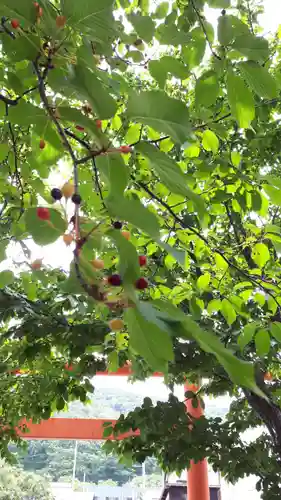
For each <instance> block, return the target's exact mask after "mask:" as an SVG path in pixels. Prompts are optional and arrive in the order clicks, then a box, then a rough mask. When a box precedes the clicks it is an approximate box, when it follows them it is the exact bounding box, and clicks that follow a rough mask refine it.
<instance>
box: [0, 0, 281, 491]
mask: <svg viewBox="0 0 281 500" xmlns="http://www.w3.org/2000/svg"><path fill="white" fill-rule="evenodd" d="M234 4H235V5H231V2H230V0H207V1H204V0H185V1H175V2H173V3H172V2H159V3H158V2H157V3H152V2H151V3H150V2H149V0H140V1H135V0H134V1H132V2H130V1H129V0H116V2H114V1H113V0H95V1H94V2H93V1H90V0H80V1H79V2H77V0H61V1H60V2H59V1H57V0H40V2H38V3H33V2H32V1H31V0H21V1H20V2H19V1H18V0H0V11H1V15H2V20H1V25H0V28H1V29H0V37H1V53H2V59H1V68H0V79H1V86H2V92H1V94H0V114H1V117H0V119H1V144H0V161H1V171H0V191H1V228H0V230H1V244H0V245H1V246H0V254H1V255H0V256H1V260H2V261H3V264H2V271H1V273H0V286H1V290H0V314H1V321H2V326H1V346H0V358H1V366H0V370H1V379H0V386H1V394H3V398H2V401H1V424H2V430H1V432H2V433H3V439H2V441H1V452H2V453H3V454H6V455H7V453H8V449H7V445H8V442H9V438H10V437H11V438H13V439H14V440H16V441H17V437H16V433H15V426H16V425H17V423H18V422H19V421H20V420H21V419H22V418H23V417H27V418H33V419H34V420H37V419H38V420H39V419H41V418H49V417H50V416H51V414H52V412H53V411H54V410H56V409H57V410H62V409H63V408H64V407H65V405H66V404H67V401H69V400H73V399H80V400H81V401H86V399H87V392H89V391H90V392H91V391H93V388H92V385H91V383H90V380H89V377H91V376H92V375H93V374H94V373H95V372H96V370H97V369H103V368H105V367H107V368H108V369H109V370H116V369H117V368H118V366H122V365H123V364H124V363H125V362H126V361H127V360H129V361H130V362H131V363H132V367H133V371H134V373H135V376H136V377H139V378H145V377H146V376H147V375H149V374H150V373H151V372H153V371H154V370H157V371H162V372H163V374H164V376H165V380H166V382H167V383H169V384H171V385H173V383H175V382H180V383H182V382H183V381H184V380H185V379H186V377H187V378H188V379H189V380H192V381H196V380H198V378H201V379H202V378H203V379H204V380H207V382H206V384H205V383H204V384H203V386H202V389H201V390H200V396H201V395H203V394H204V392H205V393H210V394H214V395H216V394H222V393H228V394H230V395H232V396H233V397H234V398H235V400H234V402H233V404H232V407H231V411H230V413H229V415H228V417H227V419H226V420H225V421H224V422H223V423H222V422H220V421H218V420H217V419H204V418H203V419H200V421H198V422H197V423H194V425H193V427H192V430H191V427H190V425H189V426H188V425H187V424H188V422H190V420H189V419H190V418H191V417H190V416H188V415H186V414H185V412H184V405H183V403H180V402H178V401H177V400H176V398H174V396H173V395H171V398H170V400H169V402H168V403H163V404H160V403H159V404H158V405H157V406H153V405H151V402H150V401H149V399H146V400H145V401H144V404H143V407H142V408H137V409H136V410H135V411H134V412H132V413H130V414H129V416H128V417H127V418H124V417H122V418H120V421H119V424H118V429H116V432H117V431H118V430H121V431H122V429H124V428H128V427H129V428H130V427H133V428H136V427H139V428H140V429H141V431H142V433H143V437H142V439H140V438H132V439H130V440H128V441H124V442H120V443H118V444H117V445H115V446H116V447H117V448H118V450H119V451H120V452H121V453H123V455H124V456H126V455H127V456H128V455H131V456H133V458H136V459H138V460H142V459H143V458H144V457H145V456H146V455H150V454H154V455H156V456H157V458H158V459H159V461H160V462H161V464H162V466H163V467H164V468H165V469H179V468H180V467H182V466H184V465H185V464H186V465H188V464H189V461H190V459H191V458H195V459H199V458H201V457H202V456H203V455H204V454H205V455H207V457H208V458H209V460H210V461H211V463H212V464H213V465H214V466H215V467H216V468H219V469H221V470H222V471H223V473H225V474H226V475H227V476H228V478H229V479H230V480H235V479H236V478H238V477H241V476H243V475H244V474H249V473H252V472H254V473H256V474H257V475H258V476H259V477H260V481H259V483H258V487H259V488H262V489H263V495H264V498H270V499H273V498H278V497H279V496H280V491H279V484H278V483H279V479H280V458H281V452H280V450H281V412H280V397H281V392H280V383H279V378H278V377H279V366H280V356H279V343H280V341H281V326H280V318H281V316H280V300H281V287H280V277H281V265H280V249H281V247H280V243H281V217H280V206H281V201H280V200H281V198H280V193H281V180H280V173H279V170H280V169H279V167H280V157H279V142H280V118H279V116H280V97H279V96H280V49H281V42H280V30H279V31H278V32H277V34H272V35H268V36H266V37H264V36H262V30H261V28H260V26H259V24H258V14H259V13H260V12H262V9H263V7H262V2H260V1H258V0H237V1H236V2H234ZM205 7H209V8H215V9H219V10H217V11H216V12H217V14H218V20H217V25H215V26H214V23H211V22H210V19H209V18H208V12H210V11H208V10H207V11H206V9H205ZM63 168H67V169H68V172H69V180H71V179H72V182H73V188H72V185H69V184H68V185H67V186H66V187H65V186H64V187H63V189H62V192H63V194H64V195H66V196H65V197H64V198H63V199H62V200H61V202H59V201H56V202H55V201H54V197H53V198H52V196H51V194H50V191H51V189H52V188H59V187H60V186H57V185H54V184H53V182H54V179H57V178H58V175H55V174H58V173H59V172H60V170H62V169H63ZM71 191H74V198H73V200H74V201H75V203H72V202H71V200H70V197H71V195H72V194H73V193H72V192H71ZM67 200H68V201H67ZM80 202H81V203H80ZM121 221H122V223H123V231H121V230H120V226H121V224H120V222H121ZM66 234H67V235H68V236H67V238H66V237H65V235H66ZM69 235H70V236H69ZM129 236H130V239H128V237H129ZM69 238H70V239H69ZM72 238H73V243H72V244H71V245H72V246H73V248H72V246H70V249H69V252H73V259H72V263H71V264H70V269H68V267H67V266H64V268H58V269H55V268H53V267H52V266H47V265H46V266H45V267H44V266H43V267H40V263H39V264H38V261H35V262H31V257H30V256H31V252H30V249H31V247H32V248H34V244H37V245H40V246H41V245H42V246H45V245H49V244H54V247H53V248H54V251H55V252H65V255H70V253H69V252H68V250H66V249H65V250H62V245H63V243H62V240H63V239H64V241H67V239H68V242H71V240H72ZM48 248H49V247H48ZM50 248H51V247H50ZM15 252H17V253H19V254H21V257H20V263H19V262H15V258H14V256H15ZM67 252H68V254H67ZM11 254H12V259H13V265H12V266H11V265H10V264H9V262H8V261H6V260H5V259H6V256H7V255H10V256H11ZM139 255H146V256H147V259H148V261H147V265H146V266H145V267H141V268H140V263H139V258H138V256H139ZM101 259H103V261H104V269H101V267H100V268H99V269H97V262H96V261H97V260H99V262H100V260H101ZM93 260H94V263H93V262H92V261H93ZM140 278H141V279H140ZM113 285H121V286H116V287H115V286H113ZM120 317H122V319H123V321H124V328H123V329H120V330H117V331H113V330H114V329H110V328H109V324H110V323H109V322H110V320H112V319H118V318H120ZM111 325H112V323H111ZM115 325H116V323H115ZM119 326H120V323H119ZM71 365H72V366H71ZM19 370H20V371H19ZM269 372H270V376H269V375H268V373H269ZM265 374H267V377H266V378H267V381H266V383H265V382H264V375H265ZM268 379H271V380H268ZM197 396H198V395H197ZM188 397H192V398H193V399H194V401H195V400H196V395H195V396H194V394H188ZM151 421H153V422H155V426H156V423H157V428H156V427H155V428H153V427H152V426H151ZM175 423H176V425H175ZM260 423H264V424H265V426H266V428H267V433H264V434H263V435H262V436H261V437H259V438H258V439H257V440H256V441H255V442H254V443H253V444H250V445H245V443H244V442H243V439H242V436H241V432H242V431H244V430H245V429H247V428H248V427H249V426H250V427H251V426H256V425H259V424H260ZM168 429H169V431H170V432H169V433H168ZM144 436H146V437H144ZM163 436H166V440H165V442H164V443H165V446H164V445H163ZM167 436H169V437H167ZM110 446H112V445H109V447H110ZM237 450H239V451H237ZM268 455H269V456H270V460H268Z"/></svg>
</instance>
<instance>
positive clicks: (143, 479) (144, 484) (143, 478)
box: [141, 462, 146, 489]
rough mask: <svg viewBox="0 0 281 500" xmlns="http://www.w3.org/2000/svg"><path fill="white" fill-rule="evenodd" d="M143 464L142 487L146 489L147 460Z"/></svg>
mask: <svg viewBox="0 0 281 500" xmlns="http://www.w3.org/2000/svg"><path fill="white" fill-rule="evenodd" d="M141 466H142V487H143V489H145V486H146V476H145V462H143V463H142V464H141Z"/></svg>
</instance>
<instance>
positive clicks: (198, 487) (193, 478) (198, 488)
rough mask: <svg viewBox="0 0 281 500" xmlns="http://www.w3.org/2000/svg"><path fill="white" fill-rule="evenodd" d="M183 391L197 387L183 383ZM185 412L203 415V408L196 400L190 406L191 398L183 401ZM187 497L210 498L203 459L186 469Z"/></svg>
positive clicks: (189, 498) (208, 499) (198, 415)
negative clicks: (196, 403)
mask: <svg viewBox="0 0 281 500" xmlns="http://www.w3.org/2000/svg"><path fill="white" fill-rule="evenodd" d="M184 389H185V392H186V391H192V392H197V391H198V387H197V386H196V385H194V384H188V383H187V384H185V386H184ZM185 405H186V410H187V412H188V413H189V414H190V415H192V416H193V417H194V418H200V417H201V416H202V415H203V409H202V407H201V405H200V403H199V401H198V406H197V408H194V407H193V406H192V399H187V400H186V401H185ZM187 498H188V500H210V491H209V481H208V464H207V460H206V459H204V460H202V461H201V462H197V463H194V462H193V461H192V462H191V466H190V468H189V469H188V471H187Z"/></svg>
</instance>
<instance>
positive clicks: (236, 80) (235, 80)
mask: <svg viewBox="0 0 281 500" xmlns="http://www.w3.org/2000/svg"><path fill="white" fill-rule="evenodd" d="M227 96H228V101H229V105H230V108H231V113H232V115H233V116H234V117H235V118H236V120H237V121H238V124H239V125H240V127H242V128H249V127H250V124H251V122H252V120H253V119H254V118H255V103H254V98H253V95H252V94H251V92H250V90H249V89H248V87H247V86H246V84H245V83H244V81H243V80H242V78H241V77H240V76H237V75H235V74H234V73H233V71H228V76H227Z"/></svg>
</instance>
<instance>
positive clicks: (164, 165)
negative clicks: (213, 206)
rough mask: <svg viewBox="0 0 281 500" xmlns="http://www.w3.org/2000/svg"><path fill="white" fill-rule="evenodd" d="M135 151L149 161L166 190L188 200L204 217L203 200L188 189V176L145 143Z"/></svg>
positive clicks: (166, 157)
mask: <svg viewBox="0 0 281 500" xmlns="http://www.w3.org/2000/svg"><path fill="white" fill-rule="evenodd" d="M135 149H136V151H138V152H140V153H141V154H142V155H144V156H145V157H146V158H148V159H149V163H150V165H151V167H152V168H153V170H154V171H155V172H156V174H157V175H158V177H159V178H160V179H161V181H162V182H163V183H164V184H165V185H166V186H167V187H168V189H170V190H171V191H172V192H173V193H177V194H180V195H182V196H186V197H187V198H189V199H190V200H191V201H192V202H193V203H194V205H195V206H196V208H197V209H198V212H199V213H200V215H201V216H202V215H204V213H205V206H204V201H203V199H201V198H200V196H198V195H197V194H195V193H194V192H193V191H192V190H191V189H190V188H189V187H188V185H187V180H188V176H186V175H185V174H184V173H183V172H182V170H181V169H180V167H179V166H178V165H177V164H176V163H175V162H174V161H173V160H172V159H171V158H170V157H169V156H168V155H166V154H165V153H163V152H162V151H159V149H158V148H156V147H154V146H152V145H151V144H148V143H147V142H141V143H139V144H137V145H136V146H135Z"/></svg>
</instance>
